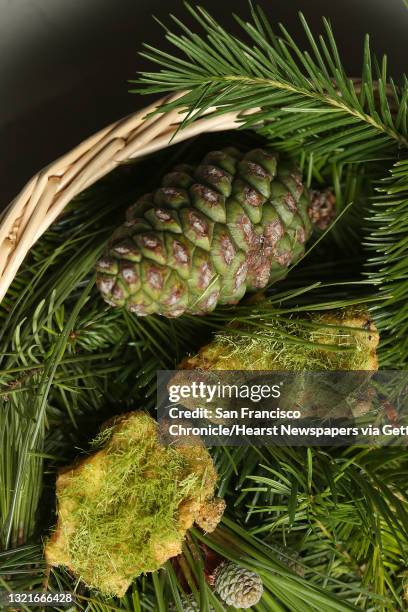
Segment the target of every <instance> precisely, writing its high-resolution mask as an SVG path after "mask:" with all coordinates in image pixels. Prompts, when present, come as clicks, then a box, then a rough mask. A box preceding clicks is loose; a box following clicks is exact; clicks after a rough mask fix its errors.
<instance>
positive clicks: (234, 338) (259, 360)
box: [187, 308, 378, 371]
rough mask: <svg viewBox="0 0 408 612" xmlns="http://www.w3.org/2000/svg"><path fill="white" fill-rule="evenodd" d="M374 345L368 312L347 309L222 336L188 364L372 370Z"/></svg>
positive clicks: (374, 364) (232, 368)
mask: <svg viewBox="0 0 408 612" xmlns="http://www.w3.org/2000/svg"><path fill="white" fill-rule="evenodd" d="M377 344H378V334H377V332H376V330H375V327H374V326H373V324H372V322H371V321H370V320H369V317H368V315H367V312H366V311H365V310H364V309H362V308H347V309H344V310H337V311H332V312H328V313H325V314H321V313H311V314H309V315H307V316H306V317H305V318H303V319H297V318H294V317H292V318H288V319H286V320H285V319H282V318H276V320H274V321H272V322H270V323H268V327H267V329H265V326H263V327H262V329H259V330H257V329H256V328H251V327H246V328H237V329H231V330H226V331H223V332H221V333H219V334H217V335H216V337H215V340H214V341H213V342H212V343H211V344H209V345H208V346H207V347H204V349H202V350H201V351H200V353H199V355H198V356H197V357H195V358H194V357H193V358H190V359H189V360H188V362H187V364H188V365H189V367H203V368H204V369H208V368H209V369H224V370H250V369H252V370H282V371H303V370H371V369H373V370H375V369H377V357H376V346H377Z"/></svg>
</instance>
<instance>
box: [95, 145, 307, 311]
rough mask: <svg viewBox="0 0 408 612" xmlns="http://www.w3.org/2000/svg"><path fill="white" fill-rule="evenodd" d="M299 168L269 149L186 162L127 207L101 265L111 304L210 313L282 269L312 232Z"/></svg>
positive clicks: (102, 283) (132, 308)
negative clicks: (191, 162)
mask: <svg viewBox="0 0 408 612" xmlns="http://www.w3.org/2000/svg"><path fill="white" fill-rule="evenodd" d="M309 208H310V198H309V194H308V193H307V191H306V189H305V188H304V186H303V183H302V177H301V174H300V172H299V171H298V170H297V169H296V168H294V167H293V166H291V165H290V164H287V163H283V162H280V161H279V160H278V158H277V156H276V155H275V154H273V153H270V152H267V151H265V150H263V149H254V150H252V151H249V152H248V153H246V154H245V155H242V154H241V153H239V152H238V151H237V150H236V149H232V148H228V149H224V150H222V151H214V152H212V153H209V154H208V155H206V157H205V158H204V160H203V161H202V163H201V164H199V165H198V166H197V167H196V168H194V167H192V166H187V165H182V166H178V167H176V168H175V169H174V170H173V171H172V172H170V173H169V174H166V176H165V177H164V178H163V181H162V187H160V188H159V189H157V190H156V191H155V192H153V193H149V194H147V195H145V196H143V197H141V198H140V199H139V200H138V201H137V202H136V204H134V205H133V206H131V207H130V208H129V209H128V211H127V221H126V223H125V224H124V225H123V226H122V227H121V228H119V230H117V231H116V232H115V233H114V235H113V236H112V239H111V241H110V243H109V246H108V248H107V251H106V253H105V255H104V256H103V257H102V258H101V259H100V260H99V262H98V264H97V285H98V287H99V289H100V291H101V293H102V296H103V298H104V299H105V300H106V302H108V304H111V305H112V306H122V307H126V308H127V309H128V310H129V311H131V312H134V313H136V314H137V315H148V314H153V313H158V314H161V315H164V316H167V317H177V316H179V315H181V314H183V313H191V314H205V313H207V312H210V311H212V310H214V308H215V307H216V306H217V304H235V303H237V302H238V301H239V300H240V299H241V298H242V297H243V295H244V294H245V292H246V291H248V290H249V291H250V290H256V289H262V288H263V287H265V286H267V285H269V284H271V283H273V282H275V281H277V280H279V279H281V278H283V277H284V276H285V275H286V273H287V269H288V266H289V265H290V264H291V263H293V262H294V261H296V260H297V259H298V258H299V257H300V256H301V255H302V254H303V252H304V244H305V242H306V240H307V239H308V238H309V236H310V234H311V222H310V220H309V214H308V211H309Z"/></svg>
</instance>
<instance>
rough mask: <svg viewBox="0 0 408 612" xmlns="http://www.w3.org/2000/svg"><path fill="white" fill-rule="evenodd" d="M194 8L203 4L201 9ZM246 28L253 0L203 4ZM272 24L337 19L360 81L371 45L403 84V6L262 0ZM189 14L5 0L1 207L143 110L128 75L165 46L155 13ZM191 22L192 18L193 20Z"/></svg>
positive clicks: (176, 4) (94, 3) (0, 43)
mask: <svg viewBox="0 0 408 612" xmlns="http://www.w3.org/2000/svg"><path fill="white" fill-rule="evenodd" d="M193 4H195V3H193ZM200 4H201V5H202V6H204V7H205V8H207V9H209V10H210V11H211V12H212V13H213V14H214V16H216V17H217V18H219V19H221V20H222V21H223V23H224V24H225V25H226V26H228V27H230V28H234V29H237V27H236V26H234V23H233V19H232V17H231V13H232V12H236V13H238V14H239V15H240V16H244V17H247V16H248V15H249V9H248V2H247V0H233V1H232V0H202V2H200ZM259 4H261V6H262V7H263V8H264V9H265V11H266V12H267V14H268V15H269V16H270V18H271V20H272V21H276V22H277V21H283V22H284V23H285V25H287V26H289V28H290V30H291V32H292V33H293V34H294V35H295V37H297V40H299V37H300V36H301V29H300V26H299V21H298V16H297V12H298V10H302V11H303V12H304V14H305V15H306V17H307V18H308V20H309V23H310V25H311V26H312V28H313V30H314V31H315V32H318V31H319V30H320V29H321V16H322V15H325V16H327V17H329V18H330V20H331V22H332V24H333V26H334V29H335V33H336V38H337V40H338V42H339V46H340V49H341V52H342V56H343V58H344V60H345V64H346V67H347V69H348V71H349V73H350V74H351V75H353V76H354V75H358V74H359V72H360V69H361V58H362V41H363V36H364V34H365V33H366V32H369V33H370V34H371V41H372V46H373V49H374V50H375V51H376V52H377V53H378V54H382V53H383V52H387V55H388V58H389V66H390V70H391V72H392V74H393V75H394V76H395V77H396V78H399V76H400V75H401V73H402V72H403V71H404V69H405V58H406V54H407V46H408V45H407V36H406V34H407V32H408V9H407V8H406V7H405V6H404V3H403V0H337V1H327V0H326V1H322V0H303V1H301V0H260V1H259ZM169 12H173V13H174V14H176V15H177V16H180V17H183V18H184V17H185V18H186V19H187V20H188V18H187V15H186V11H185V10H184V8H183V6H182V2H181V1H180V0H174V1H170V0H148V1H145V2H141V1H140V0H0V77H1V80H0V88H1V89H0V91H1V96H0V208H1V206H4V205H5V204H7V203H8V201H9V200H10V199H11V198H12V197H13V196H14V195H16V193H17V192H18V191H19V190H20V189H21V188H22V187H23V185H24V183H25V181H26V180H28V179H29V178H30V177H31V176H32V175H33V174H34V173H35V172H36V171H37V170H39V169H40V168H41V167H43V166H44V165H46V164H47V163H49V162H51V161H53V160H54V159H55V158H56V157H58V156H59V155H60V154H62V153H65V152H66V151H68V150H70V149H71V148H72V147H73V146H74V145H76V144H78V143H79V142H80V141H81V140H82V139H83V138H85V137H86V136H87V135H89V134H91V133H93V132H95V131H96V130H97V129H99V128H101V127H103V126H105V125H107V124H108V123H110V122H111V121H113V120H115V119H118V118H119V117H122V116H123V115H126V114H128V113H130V112H133V111H134V110H135V109H137V108H139V107H141V106H144V105H145V104H146V103H147V101H148V100H147V99H146V98H145V97H142V96H135V95H130V94H128V92H127V90H128V87H129V85H128V83H127V79H129V78H132V77H134V76H135V74H136V71H137V70H140V69H143V68H145V67H146V65H147V64H146V62H145V61H143V60H142V58H140V57H139V56H138V54H137V52H138V50H140V47H141V43H142V42H143V41H146V42H150V43H153V44H155V45H159V46H160V47H163V46H164V44H165V43H164V40H163V38H164V35H163V30H162V29H161V28H160V26H159V25H158V24H157V23H156V22H155V21H154V20H153V18H152V14H154V15H156V16H157V17H159V18H160V19H161V20H162V21H165V22H166V23H169V19H168V17H167V16H168V14H169ZM189 21H190V22H191V20H189Z"/></svg>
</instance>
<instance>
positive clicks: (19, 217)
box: [0, 94, 237, 301]
mask: <svg viewBox="0 0 408 612" xmlns="http://www.w3.org/2000/svg"><path fill="white" fill-rule="evenodd" d="M178 95H180V94H178ZM175 97H177V96H173V97H166V98H163V99H162V100H160V101H159V102H155V103H154V104H152V105H151V106H149V107H147V108H145V109H143V110H141V111H139V112H137V113H135V114H134V115H131V116H129V117H126V118H125V119H122V120H120V121H117V122H116V123H113V124H112V125H110V126H109V127H107V128H105V129H103V130H101V131H100V132H98V133H97V134H95V135H94V136H91V137H90V138H88V139H87V140H85V141H84V142H83V143H82V144H80V145H79V146H77V147H76V148H75V149H73V150H72V151H71V152H70V153H67V154H66V155H64V156H63V157H61V158H59V159H58V160H57V161H55V162H54V163H52V164H50V165H49V166H47V167H46V168H44V169H43V170H41V172H39V173H38V174H37V175H36V176H34V177H33V178H32V179H31V180H30V181H29V182H28V183H27V185H26V186H25V187H24V189H23V190H22V191H21V193H20V194H19V195H18V196H17V197H16V198H15V199H14V200H13V201H12V202H11V204H10V205H9V206H8V207H7V209H6V210H5V212H4V213H3V215H2V217H1V220H0V301H1V300H2V299H3V297H4V295H5V293H6V291H7V289H8V288H9V286H10V284H11V283H12V281H13V279H14V277H15V275H16V274H17V271H18V269H19V267H20V266H21V264H22V262H23V260H24V258H25V257H26V255H27V253H28V252H29V250H30V248H31V247H32V246H33V244H35V242H36V241H37V240H38V239H39V238H40V237H41V236H42V234H43V233H44V232H45V231H46V230H47V229H48V228H49V226H50V225H51V223H53V221H55V219H56V218H57V217H58V216H59V215H60V214H61V213H62V211H63V210H64V208H65V206H67V204H69V202H70V201H71V200H72V199H73V198H74V197H75V196H77V195H78V194H79V193H81V191H83V190H84V189H86V188H87V187H89V186H90V185H92V184H93V183H95V182H96V181H97V180H98V179H100V178H102V177H103V176H104V175H106V174H108V173H109V172H111V170H113V169H114V168H116V167H117V166H118V165H119V164H123V163H124V162H126V161H128V160H131V159H136V158H138V157H142V156H144V155H147V154H148V153H152V152H154V151H157V150H159V149H163V148H165V147H167V146H168V145H169V144H170V140H171V137H172V136H173V135H174V133H175V132H176V130H177V128H178V126H179V124H180V122H181V121H182V119H183V118H184V115H183V114H180V112H179V111H178V110H174V111H170V112H166V113H161V114H155V115H153V116H150V117H147V115H149V113H151V112H152V111H153V110H155V109H156V108H157V107H160V106H161V105H162V104H164V103H166V102H169V101H171V100H173V99H175ZM211 110H212V109H208V113H210V112H211ZM236 127H237V114H236V113H226V114H225V115H219V116H216V117H208V118H206V117H203V118H201V119H198V120H197V121H195V122H194V123H192V124H190V125H189V126H188V127H186V128H185V129H183V130H180V131H179V132H178V133H177V134H176V135H175V137H174V139H173V140H172V144H173V143H176V142H180V141H182V140H186V139H188V138H191V137H192V136H195V135H198V134H200V133H204V132H216V131H221V130H229V129H234V128H236Z"/></svg>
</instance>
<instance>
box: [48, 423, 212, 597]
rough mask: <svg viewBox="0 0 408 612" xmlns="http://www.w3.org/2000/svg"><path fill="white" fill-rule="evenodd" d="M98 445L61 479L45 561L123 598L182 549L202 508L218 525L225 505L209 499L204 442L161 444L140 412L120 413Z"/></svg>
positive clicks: (202, 513) (209, 467)
mask: <svg viewBox="0 0 408 612" xmlns="http://www.w3.org/2000/svg"><path fill="white" fill-rule="evenodd" d="M95 443H96V445H97V446H100V448H99V450H97V451H96V452H95V453H94V454H92V455H90V456H88V457H87V458H85V459H84V460H82V461H80V462H79V463H78V464H77V465H75V466H71V467H69V468H68V469H66V470H64V471H63V472H62V473H61V474H60V475H59V477H58V480H57V498H58V524H57V527H56V530H55V532H54V534H53V536H52V537H51V539H50V540H49V541H48V542H47V545H46V558H47V561H48V562H49V563H50V564H51V565H65V566H66V567H68V568H69V570H70V571H72V572H73V573H74V574H75V575H76V576H78V577H79V578H81V579H82V580H83V581H84V582H85V583H86V584H87V585H88V586H89V587H92V588H96V589H98V590H100V591H101V592H103V593H104V594H107V595H116V596H122V595H124V593H125V592H126V590H127V588H128V587H129V585H130V583H131V582H132V580H133V579H134V578H135V577H136V576H138V575H140V574H141V573H143V572H151V571H154V570H157V569H158V568H159V567H160V566H161V565H162V564H163V563H164V562H165V561H166V560H167V559H169V558H170V557H173V556H175V555H178V554H179V553H180V552H181V545H182V542H183V539H184V536H185V534H186V530H187V529H189V528H190V527H191V526H192V525H193V523H194V522H197V523H198V524H200V517H205V516H206V515H207V513H206V507H208V508H209V512H210V514H211V513H212V514H211V515H212V517H213V522H212V526H213V528H215V526H216V523H217V522H218V521H219V519H220V517H221V515H222V512H223V509H224V506H223V504H217V503H215V500H214V499H213V495H214V486H215V482H216V477H217V475H216V471H215V469H214V466H213V463H212V460H211V457H210V455H209V453H208V451H207V450H206V449H205V447H204V446H202V445H200V444H195V445H194V446H181V447H177V448H174V447H170V446H163V445H162V444H161V443H160V441H159V439H158V436H157V423H156V422H155V421H154V420H153V419H152V418H151V417H150V416H149V415H147V414H145V413H142V412H134V413H129V414H127V415H124V416H123V417H121V418H120V419H119V420H117V421H116V422H114V423H113V425H111V426H110V427H107V428H105V429H104V430H103V431H102V433H101V434H100V436H99V437H98V438H97V440H96V441H95ZM101 445H102V446H101ZM214 504H215V506H216V507H218V508H219V512H218V516H217V517H214V516H213V513H214ZM205 528H206V529H207V530H208V524H205Z"/></svg>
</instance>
